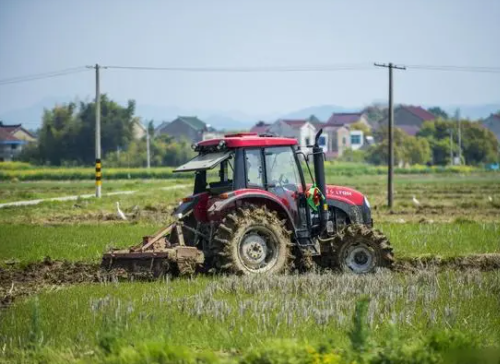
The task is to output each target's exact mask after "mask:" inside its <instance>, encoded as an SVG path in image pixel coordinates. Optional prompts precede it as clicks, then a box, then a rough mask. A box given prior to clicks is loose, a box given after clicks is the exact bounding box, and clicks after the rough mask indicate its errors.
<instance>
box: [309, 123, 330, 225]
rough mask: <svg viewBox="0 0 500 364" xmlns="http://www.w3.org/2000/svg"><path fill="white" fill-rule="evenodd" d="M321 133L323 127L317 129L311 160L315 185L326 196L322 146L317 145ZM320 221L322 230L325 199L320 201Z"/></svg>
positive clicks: (325, 219)
mask: <svg viewBox="0 0 500 364" xmlns="http://www.w3.org/2000/svg"><path fill="white" fill-rule="evenodd" d="M321 133H323V129H319V131H318V132H317V133H316V136H315V138H314V145H313V148H312V151H313V161H314V178H315V179H316V186H317V187H318V189H319V190H320V191H321V193H322V194H323V196H325V198H326V180H325V154H324V152H323V148H322V147H320V146H319V138H320V136H321ZM319 218H320V223H321V228H322V230H323V229H324V228H325V227H326V222H327V220H328V205H327V204H326V200H322V201H321V205H320V213H319Z"/></svg>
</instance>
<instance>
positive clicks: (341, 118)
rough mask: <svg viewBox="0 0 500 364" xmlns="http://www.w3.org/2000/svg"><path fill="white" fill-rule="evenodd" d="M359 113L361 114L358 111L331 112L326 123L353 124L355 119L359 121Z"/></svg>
mask: <svg viewBox="0 0 500 364" xmlns="http://www.w3.org/2000/svg"><path fill="white" fill-rule="evenodd" d="M361 115H363V114H362V113H360V112H343V113H333V114H332V116H330V119H328V122H327V124H333V125H346V124H347V125H348V124H354V123H356V122H357V121H359V119H360V118H361Z"/></svg>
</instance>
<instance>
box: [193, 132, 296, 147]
mask: <svg viewBox="0 0 500 364" xmlns="http://www.w3.org/2000/svg"><path fill="white" fill-rule="evenodd" d="M221 141H224V144H225V146H226V147H227V148H241V147H276V146H292V145H297V139H293V138H282V137H274V136H270V135H262V136H261V135H257V134H255V133H237V134H226V135H224V138H217V139H208V140H203V141H201V142H199V143H198V144H197V146H200V147H209V146H213V145H218V144H219V143H220V142H221Z"/></svg>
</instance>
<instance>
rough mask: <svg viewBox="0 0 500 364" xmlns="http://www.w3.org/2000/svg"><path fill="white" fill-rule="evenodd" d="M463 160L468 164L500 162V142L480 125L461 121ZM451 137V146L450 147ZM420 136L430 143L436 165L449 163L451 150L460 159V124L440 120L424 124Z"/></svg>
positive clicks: (453, 121)
mask: <svg viewBox="0 0 500 364" xmlns="http://www.w3.org/2000/svg"><path fill="white" fill-rule="evenodd" d="M460 124H461V134H462V138H461V139H462V157H463V160H464V161H465V163H467V164H480V163H488V162H494V161H495V160H496V158H497V151H498V140H497V139H496V137H495V134H494V133H493V132H492V131H490V130H488V129H486V128H484V127H483V126H482V125H481V124H480V123H478V122H473V121H469V120H461V121H460ZM450 134H451V136H452V146H450ZM418 136H420V137H422V138H425V139H427V141H428V142H429V145H430V147H431V150H432V160H433V163H434V164H438V165H446V164H449V163H450V147H452V152H453V155H454V156H457V155H458V152H459V146H458V122H457V121H455V120H443V119H437V120H434V121H426V122H424V123H423V125H422V128H421V129H420V131H419V133H418Z"/></svg>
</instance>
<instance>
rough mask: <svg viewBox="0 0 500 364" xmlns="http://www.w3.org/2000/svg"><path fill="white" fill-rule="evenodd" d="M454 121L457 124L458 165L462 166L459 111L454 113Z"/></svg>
mask: <svg viewBox="0 0 500 364" xmlns="http://www.w3.org/2000/svg"><path fill="white" fill-rule="evenodd" d="M455 119H457V122H458V164H459V165H461V164H462V128H461V126H462V125H461V123H460V109H457V111H455Z"/></svg>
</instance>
